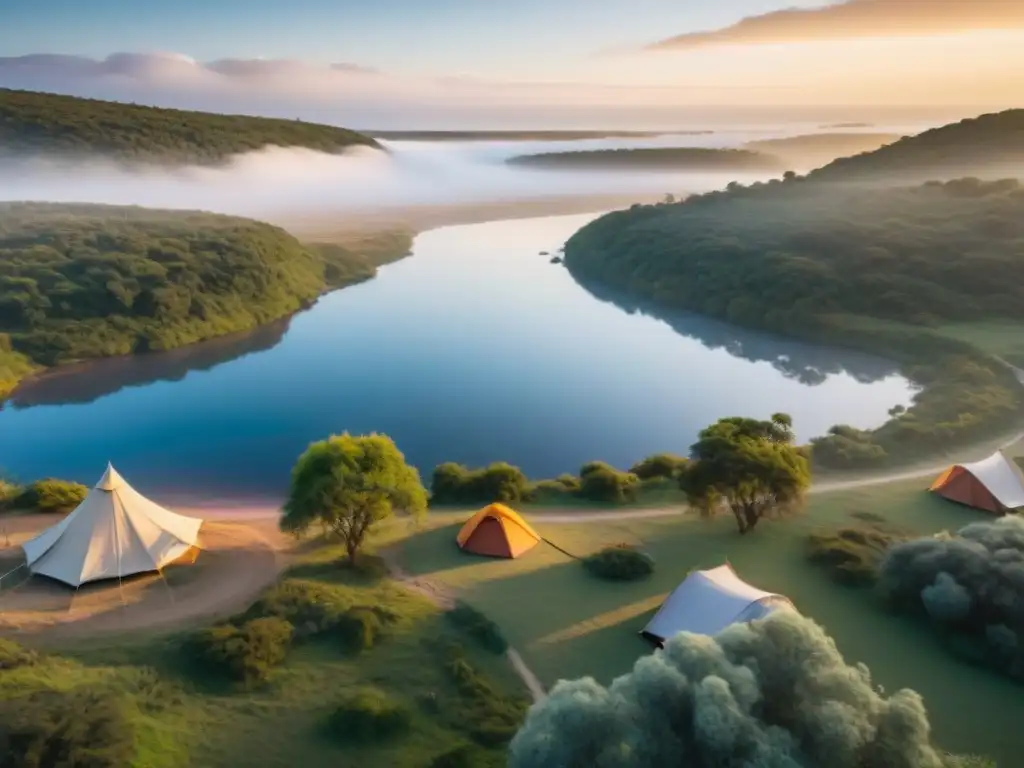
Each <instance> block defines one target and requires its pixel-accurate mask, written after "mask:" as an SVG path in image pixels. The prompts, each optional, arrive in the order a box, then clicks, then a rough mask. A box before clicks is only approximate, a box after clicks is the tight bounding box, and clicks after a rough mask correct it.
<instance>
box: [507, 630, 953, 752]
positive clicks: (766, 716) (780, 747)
mask: <svg viewBox="0 0 1024 768" xmlns="http://www.w3.org/2000/svg"><path fill="white" fill-rule="evenodd" d="M636 713H642V716H639V717H638V716H636ZM930 736H931V734H930V726H929V723H928V716H927V713H926V711H925V708H924V703H923V701H922V700H921V697H920V696H919V695H918V694H917V693H915V692H914V691H910V690H900V691H896V692H895V693H893V694H891V695H885V694H884V693H883V692H881V691H880V690H879V689H878V688H877V687H876V686H875V685H874V683H873V681H872V679H871V675H870V672H869V671H868V669H867V668H866V667H864V665H862V664H861V665H857V666H851V665H849V664H847V663H846V661H845V660H844V659H843V657H842V655H841V654H840V653H839V650H838V648H837V647H836V645H835V642H834V641H833V640H832V639H831V638H830V637H829V636H828V635H827V634H825V632H824V630H822V628H821V627H820V626H818V625H817V624H815V623H814V622H813V621H811V620H810V619H808V618H806V617H803V616H800V615H799V614H797V613H796V612H794V611H777V612H775V613H773V614H771V615H770V616H768V617H767V618H765V619H761V620H758V621H753V622H750V623H747V624H734V625H732V626H730V627H728V628H727V629H725V630H723V631H722V632H719V633H718V634H717V635H715V636H714V637H706V636H701V635H695V634H690V633H685V632H683V633H680V634H678V635H676V636H675V637H672V638H670V639H669V640H668V641H667V642H666V643H665V648H664V650H662V651H658V652H656V653H654V654H650V655H647V656H643V657H641V658H640V659H639V660H638V661H637V662H636V664H635V665H634V669H633V671H632V672H631V673H629V674H626V675H622V676H620V677H618V678H616V679H615V680H614V681H613V682H612V683H611V685H610V686H609V687H607V688H606V687H604V686H602V685H600V684H599V683H598V682H597V681H595V680H594V679H593V678H584V679H582V680H573V681H565V680H563V681H561V682H559V683H558V684H557V685H555V687H554V688H553V689H552V690H551V692H550V693H549V695H548V696H547V698H546V699H544V701H542V702H540V703H539V704H536V705H534V706H533V707H531V709H530V711H529V713H528V714H527V717H526V722H525V723H524V724H523V726H522V728H521V729H520V730H519V732H518V733H517V734H516V736H515V738H514V739H513V740H512V743H511V744H510V745H509V758H508V766H509V768H532V767H533V766H538V765H551V766H556V765H563V766H564V765H588V764H592V763H593V762H594V756H595V755H609V756H616V757H617V756H619V755H623V754H626V755H628V757H624V758H622V759H619V760H616V759H612V760H611V763H610V764H616V765H630V766H633V767H635V768H654V767H655V766H662V765H669V764H674V765H702V766H712V765H714V766H725V765H730V766H740V765H748V766H753V765H759V766H768V765H771V766H783V765H786V766H828V768H854V767H855V766H878V767H879V768H880V767H881V766H885V768H940V767H941V766H942V765H943V763H944V759H943V757H942V756H940V754H939V752H938V751H937V750H936V749H935V747H934V745H933V744H932V743H931V738H930ZM631 748H633V749H635V750H636V751H629V752H626V750H629V749H631ZM681 756H684V757H681Z"/></svg>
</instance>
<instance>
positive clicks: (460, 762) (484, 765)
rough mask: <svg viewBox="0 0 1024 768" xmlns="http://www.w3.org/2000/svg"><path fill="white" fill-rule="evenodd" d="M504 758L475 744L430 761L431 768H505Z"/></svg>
mask: <svg viewBox="0 0 1024 768" xmlns="http://www.w3.org/2000/svg"><path fill="white" fill-rule="evenodd" d="M504 765H505V762H504V760H503V759H502V757H500V756H498V755H494V754H492V753H490V752H487V751H486V750H484V749H481V748H480V747H478V746H476V745H475V744H460V745H459V746H457V747H453V748H452V749H449V750H447V751H445V752H442V753H441V754H439V755H438V756H437V757H435V758H434V759H433V760H431V761H430V766H429V768H504Z"/></svg>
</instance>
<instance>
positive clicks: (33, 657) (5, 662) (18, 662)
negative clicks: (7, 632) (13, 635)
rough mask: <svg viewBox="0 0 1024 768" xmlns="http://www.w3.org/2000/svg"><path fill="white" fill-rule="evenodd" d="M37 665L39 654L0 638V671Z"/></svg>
mask: <svg viewBox="0 0 1024 768" xmlns="http://www.w3.org/2000/svg"><path fill="white" fill-rule="evenodd" d="M38 663H39V654H38V653H36V652H35V651H33V650H32V649H30V648H26V647H24V646H22V645H19V644H18V643H16V642H14V641H13V640H8V639H7V638H4V637H0V671H3V670H5V669H17V668H18V667H31V666H33V665H35V664H38Z"/></svg>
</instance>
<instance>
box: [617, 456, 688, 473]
mask: <svg viewBox="0 0 1024 768" xmlns="http://www.w3.org/2000/svg"><path fill="white" fill-rule="evenodd" d="M689 463H690V460H689V459H687V458H684V457H682V456H676V455H675V454H672V453H656V454H654V455H653V456H648V457H647V458H646V459H643V460H642V461H638V462H637V463H636V464H634V465H633V466H632V467H630V468H629V471H630V473H631V474H634V475H636V476H637V477H639V478H640V479H641V480H654V479H656V478H663V479H665V480H675V479H677V478H678V477H679V475H680V474H682V472H683V470H684V469H685V468H686V465H687V464H689Z"/></svg>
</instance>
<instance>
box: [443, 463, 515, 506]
mask: <svg viewBox="0 0 1024 768" xmlns="http://www.w3.org/2000/svg"><path fill="white" fill-rule="evenodd" d="M529 492H530V482H529V480H527V478H526V475H524V474H523V471H522V470H521V469H519V467H513V466H512V465H511V464H506V463H505V462H496V463H494V464H491V465H489V466H487V467H483V468H481V469H468V468H467V467H464V466H463V465H461V464H455V463H452V462H448V463H445V464H439V465H438V466H437V467H436V468H435V469H434V474H433V477H432V479H431V483H430V501H431V503H433V504H491V503H493V502H496V501H502V502H515V501H523V500H524V499H526V498H527V497H528V496H529Z"/></svg>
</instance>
